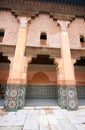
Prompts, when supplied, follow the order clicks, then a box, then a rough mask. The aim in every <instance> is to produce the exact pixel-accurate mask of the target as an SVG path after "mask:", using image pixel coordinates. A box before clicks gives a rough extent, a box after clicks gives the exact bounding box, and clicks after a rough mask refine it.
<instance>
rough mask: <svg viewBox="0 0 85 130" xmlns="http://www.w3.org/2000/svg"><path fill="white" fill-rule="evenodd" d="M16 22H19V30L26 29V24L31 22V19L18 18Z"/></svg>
mask: <svg viewBox="0 0 85 130" xmlns="http://www.w3.org/2000/svg"><path fill="white" fill-rule="evenodd" d="M18 20H19V22H20V27H21V28H26V27H27V23H28V21H30V20H31V18H30V17H29V18H27V17H18Z"/></svg>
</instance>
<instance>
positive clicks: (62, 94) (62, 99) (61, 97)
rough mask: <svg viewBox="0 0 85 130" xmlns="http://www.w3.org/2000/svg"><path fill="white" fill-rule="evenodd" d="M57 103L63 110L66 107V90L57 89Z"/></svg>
mask: <svg viewBox="0 0 85 130" xmlns="http://www.w3.org/2000/svg"><path fill="white" fill-rule="evenodd" d="M58 103H59V105H60V107H61V108H63V109H65V108H66V107H67V98H66V88H61V87H59V88H58Z"/></svg>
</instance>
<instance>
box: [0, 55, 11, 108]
mask: <svg viewBox="0 0 85 130" xmlns="http://www.w3.org/2000/svg"><path fill="white" fill-rule="evenodd" d="M9 64H10V61H9V60H8V57H7V56H3V54H2V53H1V52H0V106H3V105H4V98H5V91H6V86H7V79H8V76H9Z"/></svg>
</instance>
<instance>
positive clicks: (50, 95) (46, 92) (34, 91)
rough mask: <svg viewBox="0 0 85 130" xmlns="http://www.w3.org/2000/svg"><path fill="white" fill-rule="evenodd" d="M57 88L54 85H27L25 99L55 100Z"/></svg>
mask: <svg viewBox="0 0 85 130" xmlns="http://www.w3.org/2000/svg"><path fill="white" fill-rule="evenodd" d="M56 98H58V87H57V86H56V85H55V86H54V85H27V87H26V99H56Z"/></svg>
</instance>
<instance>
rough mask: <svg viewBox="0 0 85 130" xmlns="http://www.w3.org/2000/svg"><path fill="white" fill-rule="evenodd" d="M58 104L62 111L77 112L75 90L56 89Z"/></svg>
mask: <svg viewBox="0 0 85 130" xmlns="http://www.w3.org/2000/svg"><path fill="white" fill-rule="evenodd" d="M58 95H59V96H58V103H59V105H60V107H61V108H62V109H65V108H66V109H68V110H77V109H78V102H77V93H76V88H62V87H59V89H58Z"/></svg>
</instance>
